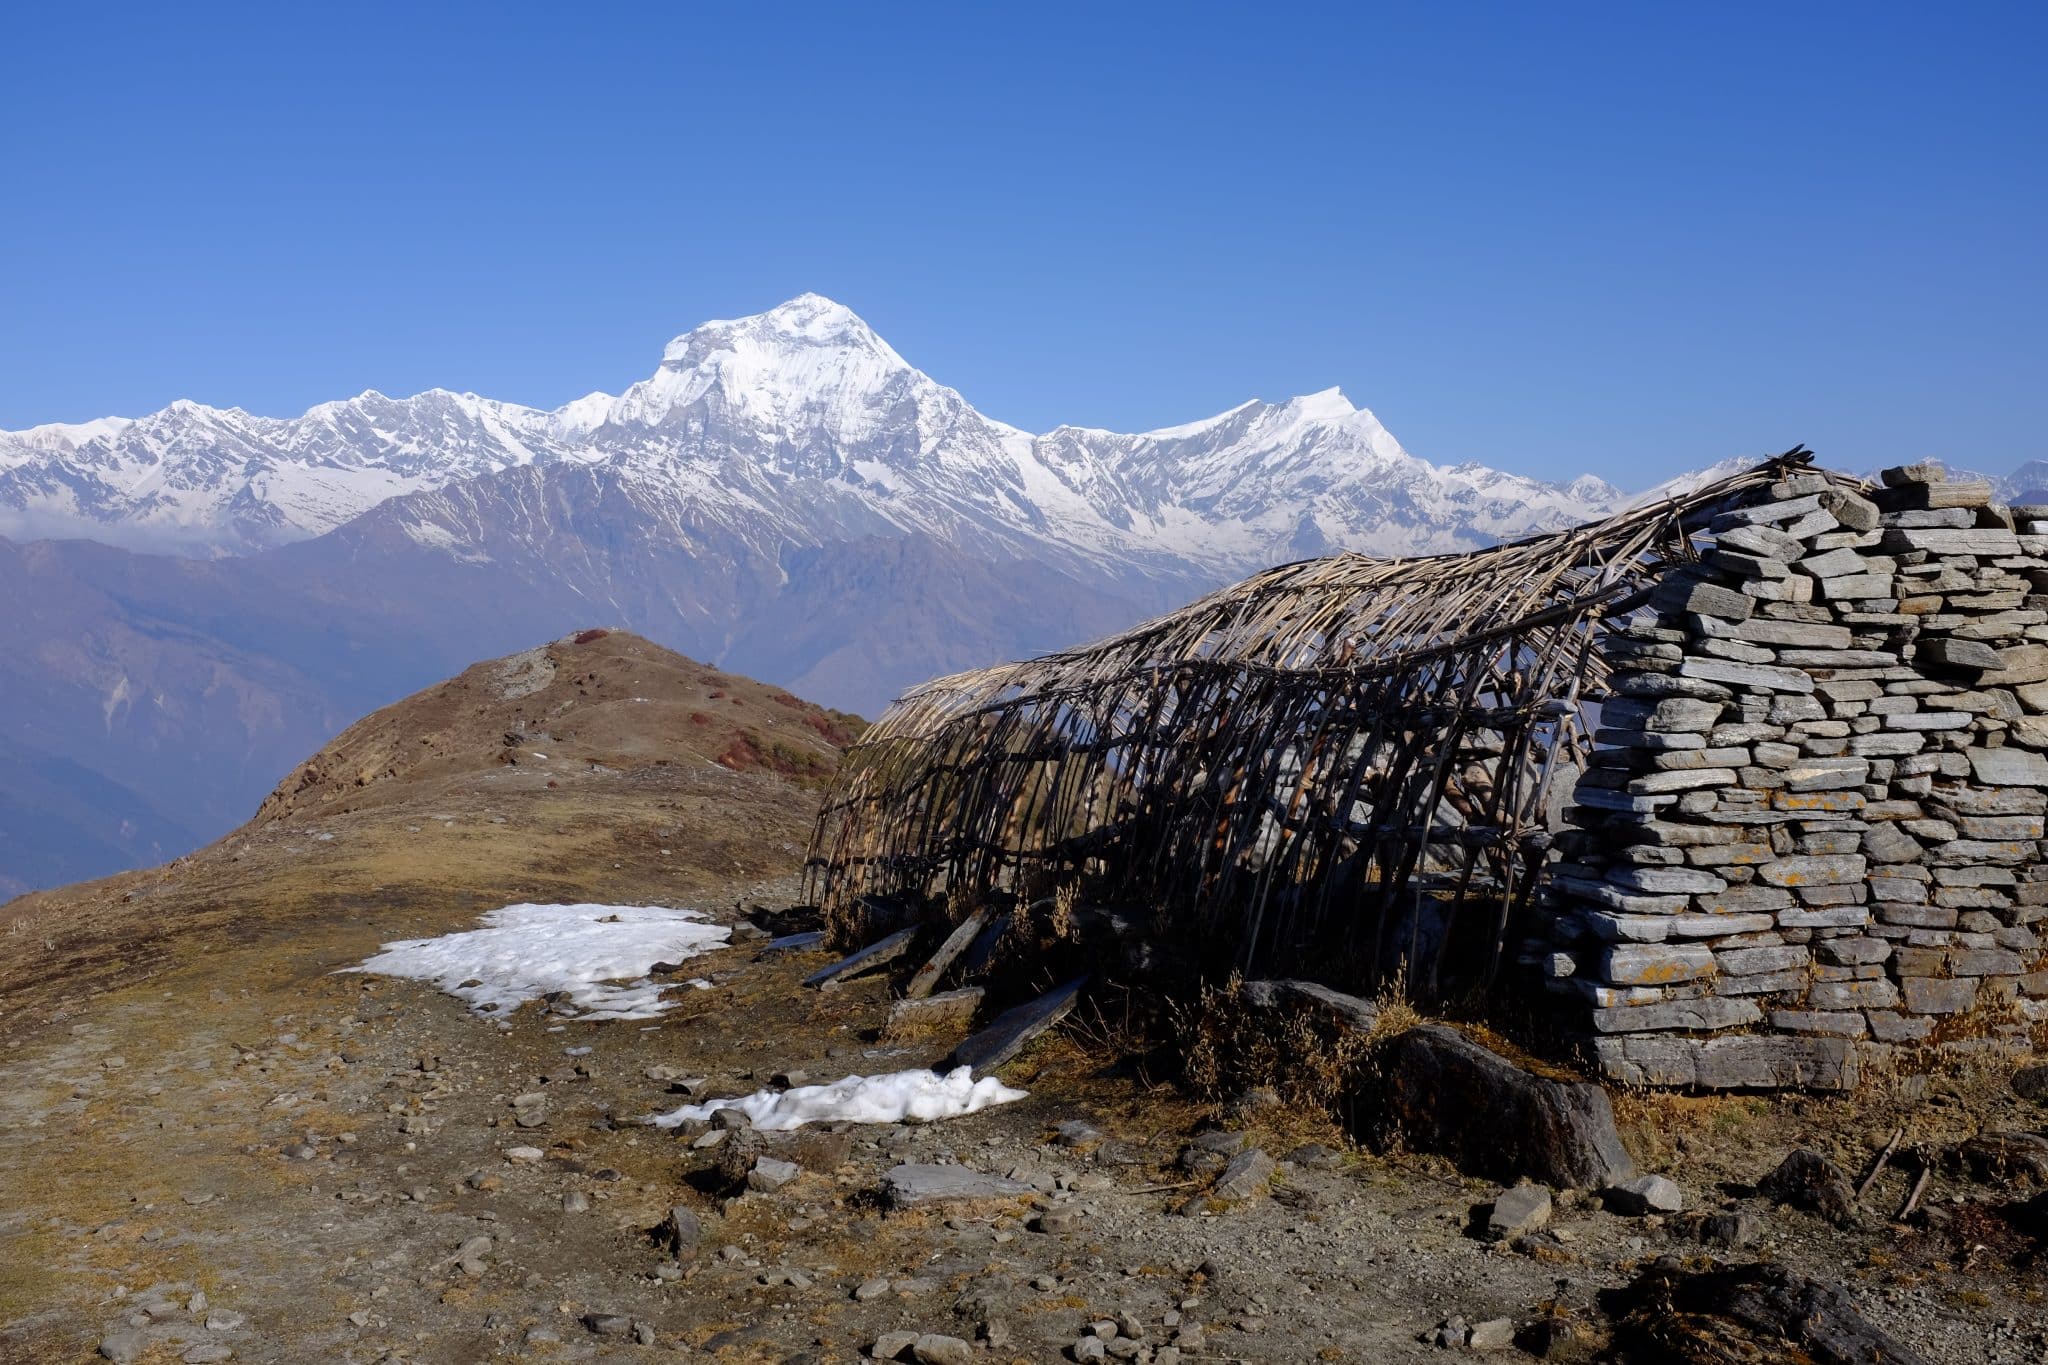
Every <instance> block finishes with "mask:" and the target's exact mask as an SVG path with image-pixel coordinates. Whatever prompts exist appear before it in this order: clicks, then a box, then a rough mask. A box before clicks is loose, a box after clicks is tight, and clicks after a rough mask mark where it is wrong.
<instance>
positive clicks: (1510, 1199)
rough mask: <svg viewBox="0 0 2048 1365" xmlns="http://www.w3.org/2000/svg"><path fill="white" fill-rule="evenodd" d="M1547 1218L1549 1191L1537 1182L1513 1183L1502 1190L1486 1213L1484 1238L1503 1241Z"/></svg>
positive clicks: (1548, 1216) (1547, 1220)
mask: <svg viewBox="0 0 2048 1365" xmlns="http://www.w3.org/2000/svg"><path fill="white" fill-rule="evenodd" d="M1549 1221H1550V1191H1549V1190H1547V1189H1545V1188H1543V1186H1541V1185H1517V1186H1515V1187H1514V1188H1513V1189H1511V1190H1505V1191H1503V1192H1502V1194H1501V1197H1500V1198H1498V1199H1496V1200H1494V1201H1493V1207H1492V1208H1491V1209H1489V1210H1487V1214H1486V1239H1487V1240H1488V1241H1490V1242H1505V1241H1509V1240H1511V1239H1513V1238H1516V1237H1520V1236H1521V1235H1522V1234H1524V1233H1528V1232H1534V1231H1536V1229H1538V1228H1540V1227H1542V1226H1543V1225H1544V1224H1546V1223H1548V1222H1549Z"/></svg>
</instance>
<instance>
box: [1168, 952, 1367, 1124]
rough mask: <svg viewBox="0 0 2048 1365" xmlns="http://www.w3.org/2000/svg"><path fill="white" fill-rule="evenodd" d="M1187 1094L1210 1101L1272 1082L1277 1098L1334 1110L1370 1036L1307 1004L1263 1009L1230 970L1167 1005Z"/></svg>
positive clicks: (1358, 1066)
mask: <svg viewBox="0 0 2048 1365" xmlns="http://www.w3.org/2000/svg"><path fill="white" fill-rule="evenodd" d="M1171 1018H1172V1025H1173V1032H1174V1036H1175V1042H1176V1044H1177V1047H1178V1050H1179V1055H1180V1057H1181V1078H1182V1081H1183V1082H1184V1083H1185V1084H1186V1086H1187V1088H1188V1090H1189V1091H1190V1093H1192V1094H1194V1095H1195V1096H1196V1097H1198V1098H1200V1099H1204V1100H1209V1101H1212V1102H1216V1101H1222V1100H1226V1099H1229V1098H1231V1097H1233V1096H1236V1095H1238V1094H1241V1093H1243V1092H1244V1091H1247V1090H1254V1089H1259V1088H1267V1089H1271V1090H1272V1091H1273V1092H1274V1093H1275V1094H1277V1095H1278V1096H1279V1097H1280V1099H1281V1101H1282V1103H1284V1104H1288V1105H1293V1106H1299V1107H1302V1108H1308V1109H1320V1110H1323V1111H1326V1112H1334V1111H1335V1110H1336V1108H1337V1107H1338V1104H1339V1101H1340V1100H1341V1099H1342V1097H1343V1096H1344V1094H1345V1092H1346V1091H1348V1090H1349V1089H1350V1088H1351V1086H1352V1084H1353V1082H1355V1081H1356V1080H1357V1078H1358V1075H1359V1073H1360V1070H1361V1068H1362V1066H1363V1064H1364V1061H1365V1058H1366V1055H1367V1053H1368V1052H1369V1051H1370V1049H1371V1045H1372V1039H1371V1038H1370V1037H1369V1036H1367V1035H1365V1034H1361V1033H1359V1032H1357V1031H1356V1030H1353V1029H1348V1028H1345V1027H1343V1026H1342V1025H1339V1024H1336V1023H1334V1022H1332V1021H1330V1020H1328V1019H1325V1018H1323V1017H1322V1016H1320V1015H1319V1014H1317V1013H1314V1012H1312V1011H1308V1010H1273V1009H1265V1008H1261V1007H1260V1006H1258V1005H1255V1004H1253V1003H1252V1002H1251V1001H1250V1000H1249V999H1247V998H1246V996H1245V993H1244V982H1243V981H1242V979H1240V978H1239V977H1236V976H1232V977H1230V978H1229V979H1228V980H1227V981H1225V982H1223V983H1222V984H1221V985H1215V984H1205V985H1204V986H1203V987H1202V988H1201V991H1200V993H1199V994H1198V995H1197V996H1196V998H1195V999H1194V1000H1192V1001H1187V1002H1179V1003H1176V1004H1175V1005H1174V1006H1173V1007H1172V1011H1171Z"/></svg>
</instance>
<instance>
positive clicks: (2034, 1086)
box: [2012, 1064, 2048, 1104]
mask: <svg viewBox="0 0 2048 1365" xmlns="http://www.w3.org/2000/svg"><path fill="white" fill-rule="evenodd" d="M2012 1093H2013V1094H2015V1095H2018V1096H2019V1097H2020V1098H2021V1099H2023V1100H2032V1101H2033V1102H2034V1103H2036V1104H2048V1064H2039V1065H2035V1066H2023V1067H2021V1068H2020V1069H2019V1070H2018V1071H2015V1072H2014V1073H2013V1076H2012Z"/></svg>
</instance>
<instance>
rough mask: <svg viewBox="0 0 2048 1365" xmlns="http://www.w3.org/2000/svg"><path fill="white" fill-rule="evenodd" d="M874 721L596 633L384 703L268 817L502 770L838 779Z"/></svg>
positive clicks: (293, 778)
mask: <svg viewBox="0 0 2048 1365" xmlns="http://www.w3.org/2000/svg"><path fill="white" fill-rule="evenodd" d="M861 724H862V722H861V721H860V720H859V719H858V718H857V717H853V716H849V715H846V714H845V713H843V712H838V711H827V710H825V709H823V708H822V707H817V706H813V705H811V704H810V703H809V702H804V701H800V700H798V699H797V698H795V697H793V696H791V695H790V694H789V693H787V692H784V691H782V690H781V689H780V688H775V687H769V686H766V685H764V684H762V683H757V682H755V681H754V680H753V679H751V678H742V677H738V676H736V675H734V674H730V673H721V672H719V671H718V670H717V669H715V668H712V667H711V666H709V665H708V664H700V663H697V662H696V661H695V660H692V659H686V658H684V657H683V656H682V655H680V654H677V653H674V652H673V651H671V650H667V649H663V648H662V647H661V646H659V645H656V644H653V643H650V642H649V641H647V640H644V639H642V638H641V637H640V636H638V635H633V634H629V633H627V632H625V631H607V630H586V631H583V632H581V633H580V634H577V635H572V636H569V637H566V638H564V639H561V640H556V641H554V642H553V643H552V644H546V645H541V646H540V647H538V648H536V649H529V650H526V651H525V652H523V653H520V654H514V655H511V656H509V657H507V658H503V659H492V660H490V661H489V662H486V663H480V664H476V665H474V666H472V667H470V668H468V669H466V670H465V671H463V672H462V673H461V674H459V675H457V676H456V677H453V678H450V679H449V680H448V681H447V682H444V683H440V684H438V685H437V686H434V687H430V688H428V689H426V690H425V691H423V692H417V693H415V694H413V695H412V696H410V697H407V698H406V699H405V700H403V701H400V702H397V703H394V704H393V705H391V706H387V707H385V708H384V709H383V710H381V711H377V712H373V713H372V714H370V715H368V716H365V717H364V718H363V719H362V720H359V721H357V722H356V723H355V724H354V725H351V726H350V727H349V728H348V729H346V730H344V731H343V732H342V733H341V734H340V736H338V737H337V738H336V739H335V740H334V742H333V743H332V744H329V745H328V746H327V747H326V748H324V749H322V750H321V751H320V752H319V753H317V754H315V755H314V756H313V757H311V758H309V759H307V760H306V762H305V763H304V764H302V765H301V766H300V767H299V768H297V769H296V770H295V771H293V772H292V773H291V774H290V775H289V776H288V777H286V778H285V780H284V781H283V782H282V783H280V784H279V785H278V788H277V790H276V791H274V792H272V793H271V795H270V796H269V798H268V799H267V800H265V801H264V803H263V805H262V807H261V808H260V809H259V810H258V811H257V814H256V821H255V823H257V824H259V825H260V824H262V823H263V822H265V821H269V820H293V819H309V818H314V817H317V816H324V815H333V814H337V813H340V812H343V811H355V810H367V809H375V808H378V807H381V806H385V805H388V804H390V803H392V802H394V801H397V802H404V801H410V800H413V799H415V798H416V797H417V796H419V795H420V794H421V791H422V789H423V788H426V787H430V786H432V785H434V784H439V783H447V782H461V781H465V780H469V779H471V778H474V777H476V776H477V775H478V774H481V773H486V772H491V771H493V770H494V769H500V768H504V769H517V770H519V771H518V772H517V774H509V773H507V774H499V776H500V777H501V778H507V779H510V781H509V782H507V783H506V785H511V786H514V787H523V786H559V785H560V784H561V783H562V782H564V781H575V780H577V779H579V778H582V777H586V776H589V775H591V774H592V773H593V772H595V773H596V774H597V775H599V776H603V775H606V774H607V773H621V772H632V771H635V770H638V769H642V768H646V767H663V766H667V765H670V764H701V763H716V764H719V765H721V766H723V767H726V768H729V769H732V770H734V771H739V772H744V771H748V770H750V769H754V768H765V769H768V770H769V771H771V772H775V773H778V774H780V775H782V776H784V777H789V778H792V779H794V780H796V781H797V782H799V783H803V784H816V783H819V782H822V781H824V780H827V779H829V778H830V777H831V775H832V770H833V768H834V767H835V766H836V765H837V763H838V756H839V751H840V749H841V748H843V747H844V746H845V745H846V744H848V743H850V742H851V741H852V739H853V736H854V735H856V734H857V733H859V730H860V727H861Z"/></svg>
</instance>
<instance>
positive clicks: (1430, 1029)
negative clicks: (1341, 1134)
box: [1366, 1024, 1635, 1188]
mask: <svg viewBox="0 0 2048 1365" xmlns="http://www.w3.org/2000/svg"><path fill="white" fill-rule="evenodd" d="M1375 1071H1376V1073H1377V1075H1376V1077H1375V1080H1376V1089H1375V1092H1374V1093H1372V1094H1371V1095H1369V1096H1367V1097H1366V1098H1367V1099H1369V1100H1370V1101H1371V1102H1373V1103H1374V1104H1376V1106H1377V1109H1378V1121H1379V1123H1380V1125H1381V1127H1382V1136H1383V1138H1384V1139H1386V1140H1393V1139H1395V1138H1398V1139H1399V1140H1401V1141H1403V1142H1405V1143H1407V1145H1408V1146H1410V1147H1412V1148H1414V1149H1415V1150H1418V1151H1425V1152H1436V1153H1438V1154H1440V1155H1443V1156H1445V1157H1448V1158H1449V1159H1450V1160H1451V1161H1453V1162H1454V1163H1456V1164H1457V1165H1458V1167H1459V1168H1460V1169H1461V1170H1464V1171H1466V1172H1468V1173H1469V1174H1472V1175H1478V1176H1483V1177H1486V1178H1488V1179H1492V1180H1498V1181H1501V1182H1503V1183H1509V1182H1513V1181H1517V1180H1520V1179H1522V1178H1524V1177H1526V1178H1528V1179H1531V1180H1538V1181H1541V1182H1543V1183H1544V1184H1546V1185H1553V1186H1557V1187H1559V1188H1578V1187H1590V1186H1602V1185H1611V1184H1615V1183H1617V1182H1619V1181H1623V1180H1627V1179H1628V1178H1630V1177H1631V1176H1633V1175H1634V1174H1635V1162H1634V1161H1633V1160H1632V1159H1631V1158H1630V1157H1629V1154H1628V1150H1627V1148H1625V1147H1623V1146H1622V1144H1621V1135H1620V1134H1619V1133H1617V1132H1616V1131H1615V1128H1614V1110H1613V1107H1612V1106H1611V1105H1610V1104H1609V1103H1608V1100H1607V1092H1606V1091H1605V1090H1602V1089H1601V1088H1600V1087H1599V1086H1597V1085H1593V1084H1590V1083H1588V1082H1585V1081H1566V1080H1554V1079H1551V1078H1549V1077H1546V1076H1538V1075H1536V1074H1534V1073H1533V1072H1530V1071H1528V1070H1526V1069H1525V1068H1523V1067H1520V1066H1517V1065H1516V1064H1515V1063H1513V1062H1511V1061H1509V1060H1508V1059H1507V1058H1505V1057H1503V1056H1501V1055H1500V1054H1499V1053H1497V1052H1494V1051H1492V1050H1490V1049H1488V1048H1484V1047H1481V1046H1480V1045H1479V1044H1477V1043H1475V1042H1473V1041H1472V1040H1471V1039H1469V1038H1467V1037H1465V1036H1464V1035H1463V1034H1460V1033H1458V1032H1456V1031H1454V1030H1452V1029H1449V1028H1446V1027H1444V1026H1443V1025H1441V1024H1424V1025H1422V1026H1420V1027H1418V1028H1413V1029H1410V1030H1408V1031H1407V1032H1406V1033H1403V1034H1400V1035H1399V1036H1397V1037H1395V1038H1393V1039H1392V1040H1391V1041H1389V1042H1388V1043H1387V1045H1386V1047H1385V1048H1384V1049H1383V1050H1382V1052H1381V1055H1380V1057H1379V1059H1378V1065H1377V1066H1376V1068H1375Z"/></svg>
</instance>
